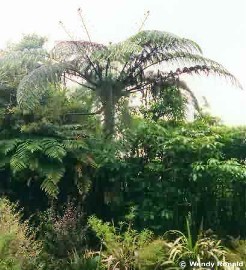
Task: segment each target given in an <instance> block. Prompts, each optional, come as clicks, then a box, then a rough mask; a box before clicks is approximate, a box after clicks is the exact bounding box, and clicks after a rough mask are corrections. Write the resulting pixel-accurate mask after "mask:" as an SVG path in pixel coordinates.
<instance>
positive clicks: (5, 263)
mask: <svg viewBox="0 0 246 270" xmlns="http://www.w3.org/2000/svg"><path fill="white" fill-rule="evenodd" d="M40 252H41V244H40V243H39V242H37V241H35V240H34V235H33V233H31V232H30V230H29V227H28V223H27V222H21V214H20V213H19V212H17V210H16V205H15V204H12V203H10V202H9V201H8V200H7V199H5V198H3V199H0V269H1V270H5V269H6V270H20V269H25V270H26V269H30V270H31V269H38V268H39V266H38V265H37V261H38V256H39V254H40ZM34 267H35V268H34Z"/></svg>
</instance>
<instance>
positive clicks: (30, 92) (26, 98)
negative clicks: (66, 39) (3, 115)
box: [17, 64, 67, 111]
mask: <svg viewBox="0 0 246 270" xmlns="http://www.w3.org/2000/svg"><path fill="white" fill-rule="evenodd" d="M66 67H67V66H66V65H64V64H50V65H44V66H41V67H40V68H37V69H35V70H33V71H32V72H31V73H30V74H28V75H27V76H25V77H24V78H23V80H22V81H21V82H20V84H19V86H18V88H17V102H18V104H19V106H20V107H21V108H23V109H24V110H27V111H32V110H33V109H34V108H35V107H36V106H38V105H39V104H40V102H42V99H43V98H44V97H45V96H46V95H47V93H48V92H49V84H50V83H54V84H55V83H58V82H59V81H60V78H61V75H62V73H63V72H64V71H65V70H66Z"/></svg>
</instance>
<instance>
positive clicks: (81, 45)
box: [51, 40, 106, 62]
mask: <svg viewBox="0 0 246 270" xmlns="http://www.w3.org/2000/svg"><path fill="white" fill-rule="evenodd" d="M104 48H106V47H105V46H104V45H102V44H99V43H95V42H88V41H79V40H75V41H72V40H71V41H60V42H58V43H57V44H56V45H55V47H54V48H53V49H52V51H51V56H52V58H54V59H55V60H57V61H65V62H67V61H71V60H75V59H80V61H81V60H82V59H87V58H88V57H90V56H91V55H92V54H93V53H94V52H96V51H100V50H102V49H104Z"/></svg>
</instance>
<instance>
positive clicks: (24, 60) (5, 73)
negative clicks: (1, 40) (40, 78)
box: [0, 49, 47, 87]
mask: <svg viewBox="0 0 246 270" xmlns="http://www.w3.org/2000/svg"><path fill="white" fill-rule="evenodd" d="M46 58H47V53H46V51H45V50H43V49H30V50H23V51H10V52H7V53H5V54H4V56H3V57H1V58H0V81H1V84H3V85H6V86H11V87H17V86H18V83H19V82H20V80H21V79H22V78H23V77H24V76H25V75H27V74H28V73H29V72H30V71H32V70H34V69H36V68H37V67H39V66H40V65H41V64H42V63H44V62H45V61H46Z"/></svg>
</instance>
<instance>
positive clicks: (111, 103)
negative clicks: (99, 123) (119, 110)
mask: <svg viewBox="0 0 246 270" xmlns="http://www.w3.org/2000/svg"><path fill="white" fill-rule="evenodd" d="M102 94H103V95H102V97H101V98H102V103H103V116H104V123H103V131H104V134H105V136H106V137H112V136H113V134H114V132H115V106H116V103H117V99H116V97H115V96H114V93H113V88H112V87H111V86H108V87H107V88H106V89H104V91H103V92H102Z"/></svg>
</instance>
